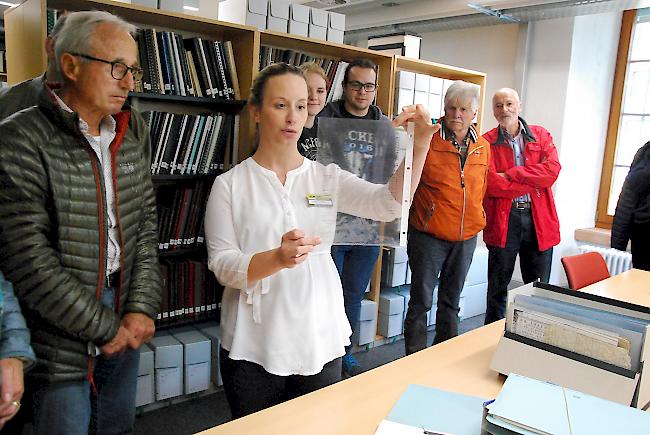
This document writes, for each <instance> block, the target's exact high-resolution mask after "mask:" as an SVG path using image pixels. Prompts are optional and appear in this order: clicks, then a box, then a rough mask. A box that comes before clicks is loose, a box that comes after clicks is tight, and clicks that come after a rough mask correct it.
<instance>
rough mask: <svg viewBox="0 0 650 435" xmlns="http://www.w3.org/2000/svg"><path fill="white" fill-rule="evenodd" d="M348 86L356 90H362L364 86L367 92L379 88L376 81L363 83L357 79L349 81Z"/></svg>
mask: <svg viewBox="0 0 650 435" xmlns="http://www.w3.org/2000/svg"><path fill="white" fill-rule="evenodd" d="M348 86H349V87H350V88H351V89H354V90H355V91H360V90H361V88H363V90H364V91H366V92H374V91H375V90H376V89H377V84H376V83H370V82H368V83H361V82H359V81H356V80H352V81H350V82H348Z"/></svg>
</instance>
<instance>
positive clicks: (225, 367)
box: [219, 348, 341, 432]
mask: <svg viewBox="0 0 650 435" xmlns="http://www.w3.org/2000/svg"><path fill="white" fill-rule="evenodd" d="M219 364H220V368H221V378H222V379H223V388H224V390H225V392H226V399H227V400H228V405H230V411H231V412H232V418H233V419H235V418H239V417H244V416H245V415H248V414H252V413H254V412H257V411H261V410H262V409H265V408H268V407H270V406H273V405H277V404H279V403H282V402H285V401H287V400H291V399H294V398H296V397H299V396H302V395H303V394H307V393H311V392H312V391H316V390H318V389H320V388H323V387H326V386H328V385H330V384H333V383H335V382H338V381H340V380H341V358H336V359H334V360H332V361H330V362H328V363H327V364H325V366H324V367H323V370H322V371H321V372H320V373H317V374H315V375H311V376H300V375H292V376H278V375H274V374H271V373H269V372H267V371H266V370H264V367H262V366H261V365H259V364H255V363H252V362H249V361H241V360H234V359H231V358H230V357H229V355H228V351H227V350H225V349H224V348H221V350H220V352H219ZM260 430H261V432H264V429H263V428H260Z"/></svg>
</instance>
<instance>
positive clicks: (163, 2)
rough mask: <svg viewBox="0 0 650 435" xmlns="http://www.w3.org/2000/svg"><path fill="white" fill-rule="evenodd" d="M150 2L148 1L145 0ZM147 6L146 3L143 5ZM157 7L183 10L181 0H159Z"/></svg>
mask: <svg viewBox="0 0 650 435" xmlns="http://www.w3.org/2000/svg"><path fill="white" fill-rule="evenodd" d="M147 3H150V2H147ZM145 6H148V5H145ZM158 9H163V10H166V11H172V12H181V13H182V12H183V0H159V1H158Z"/></svg>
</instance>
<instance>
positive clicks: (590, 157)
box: [551, 13, 621, 284]
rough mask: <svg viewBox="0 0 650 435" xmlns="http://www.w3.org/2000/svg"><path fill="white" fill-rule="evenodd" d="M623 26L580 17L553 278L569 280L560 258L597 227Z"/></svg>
mask: <svg viewBox="0 0 650 435" xmlns="http://www.w3.org/2000/svg"><path fill="white" fill-rule="evenodd" d="M620 27H621V14H620V13H611V14H599V15H588V16H582V17H577V18H576V19H575V23H574V31H573V38H572V50H571V65H570V70H569V79H568V82H567V87H566V103H565V105H564V116H563V125H562V136H561V137H562V143H561V147H560V149H559V152H560V162H561V163H562V172H561V173H560V177H559V179H558V181H557V183H556V185H555V201H556V205H557V211H558V215H559V218H560V231H561V235H562V242H561V243H560V245H558V246H557V247H556V248H555V252H554V264H555V265H556V267H555V268H554V270H553V273H552V275H551V280H552V282H557V283H562V284H564V283H566V276H565V274H564V270H563V269H562V267H560V258H561V257H563V256H565V255H572V254H577V253H578V251H577V247H576V246H577V245H576V243H575V240H574V231H575V230H576V229H577V228H587V227H593V226H594V225H595V216H596V202H597V199H598V189H599V182H600V173H601V167H602V162H603V154H604V150H605V137H606V134H607V123H608V118H609V107H610V99H611V92H612V82H613V77H614V68H615V62H616V52H617V50H618V38H619V33H620ZM594 29H598V31H597V32H595V31H594Z"/></svg>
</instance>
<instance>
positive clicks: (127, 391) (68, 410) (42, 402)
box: [25, 288, 140, 435]
mask: <svg viewBox="0 0 650 435" xmlns="http://www.w3.org/2000/svg"><path fill="white" fill-rule="evenodd" d="M101 302H102V304H104V305H105V306H108V307H113V306H114V303H115V289H113V288H104V290H103V291H102V298H101ZM139 363H140V352H139V351H138V350H137V349H136V350H133V349H128V350H126V351H125V352H124V353H122V354H121V355H119V356H115V357H113V358H110V359H109V358H105V357H104V356H103V355H98V356H97V357H95V358H94V359H93V379H94V383H95V388H96V390H97V393H96V394H95V393H94V392H93V391H92V387H91V385H90V382H89V381H88V380H87V379H83V380H77V381H65V382H52V383H48V382H43V381H41V380H34V379H27V383H26V388H25V390H26V391H29V392H30V395H31V398H30V399H31V400H30V402H31V403H32V407H33V425H34V433H35V434H37V435H40V434H48V435H58V434H60V435H77V434H78V435H86V434H99V435H103V434H128V433H131V432H132V431H133V425H134V423H135V396H136V388H137V379H138V366H139Z"/></svg>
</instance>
